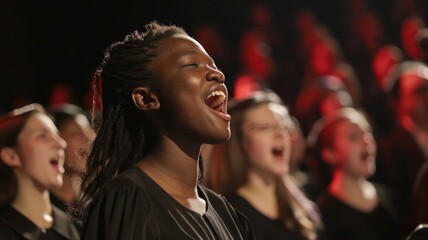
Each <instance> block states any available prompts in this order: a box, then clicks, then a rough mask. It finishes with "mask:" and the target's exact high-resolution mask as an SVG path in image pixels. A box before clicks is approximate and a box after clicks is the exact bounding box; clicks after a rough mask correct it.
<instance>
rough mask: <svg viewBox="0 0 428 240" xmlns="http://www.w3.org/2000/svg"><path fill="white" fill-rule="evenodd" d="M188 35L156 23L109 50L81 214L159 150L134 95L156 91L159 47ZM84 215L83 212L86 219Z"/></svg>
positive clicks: (97, 84) (97, 81)
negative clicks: (116, 180) (124, 173)
mask: <svg viewBox="0 0 428 240" xmlns="http://www.w3.org/2000/svg"><path fill="white" fill-rule="evenodd" d="M176 34H184V35H187V33H186V32H185V31H184V30H183V29H181V28H179V27H177V26H174V25H168V26H166V25H162V24H159V23H157V22H155V21H154V22H151V23H149V24H147V25H145V31H144V32H139V31H134V32H132V33H130V34H129V35H127V36H126V37H125V39H124V40H123V41H121V42H116V43H113V44H112V45H110V46H109V47H108V48H107V49H106V50H105V52H104V53H105V54H104V60H103V62H102V63H101V66H100V67H99V68H98V69H97V71H96V73H95V76H94V80H93V87H94V89H95V91H96V94H94V96H95V97H97V96H98V97H99V98H100V101H101V103H102V120H101V122H100V126H99V127H97V126H94V129H99V130H98V133H97V137H96V138H95V140H94V143H93V146H92V151H91V153H90V155H89V157H88V161H87V174H86V176H85V177H84V179H83V182H82V190H83V196H82V198H81V200H80V202H79V204H78V206H77V207H78V208H77V209H78V210H82V209H83V207H84V206H85V205H86V204H87V203H88V202H89V201H90V200H91V199H92V198H93V197H94V196H96V194H97V193H98V191H99V189H100V188H101V187H103V185H104V184H105V183H106V182H107V181H109V180H110V179H111V178H113V176H115V175H116V174H118V173H120V172H122V171H123V170H125V169H126V168H128V167H129V166H131V165H132V164H134V163H136V162H137V161H139V160H141V159H142V158H143V157H144V156H145V155H146V154H147V153H148V152H150V150H151V149H152V148H153V146H154V145H155V144H156V139H157V133H156V131H155V128H154V127H153V124H152V123H151V122H150V121H149V120H148V119H147V118H145V115H144V113H143V112H141V111H138V109H137V108H136V107H135V106H134V103H133V102H132V98H131V93H132V90H133V89H134V88H136V87H140V86H152V83H151V81H152V80H153V78H152V72H151V71H150V69H149V67H148V65H149V64H150V63H151V62H152V61H153V59H154V58H155V57H156V51H157V42H158V41H160V40H162V39H165V38H168V37H171V36H173V35H176ZM81 213H82V212H80V214H81Z"/></svg>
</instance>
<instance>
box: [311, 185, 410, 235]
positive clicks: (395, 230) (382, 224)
mask: <svg viewBox="0 0 428 240" xmlns="http://www.w3.org/2000/svg"><path fill="white" fill-rule="evenodd" d="M375 187H376V190H377V192H378V197H379V204H378V206H377V207H376V208H374V209H373V210H372V211H371V212H362V211H360V210H358V209H355V208H353V207H352V206H350V205H348V204H346V203H345V202H343V201H341V200H340V199H338V198H336V197H335V196H333V195H331V194H330V193H328V192H326V193H325V194H323V195H322V196H321V197H320V199H319V201H318V202H317V204H318V206H319V208H320V210H321V214H322V217H323V222H324V226H325V229H326V232H327V235H328V239H331V240H335V239H337V240H342V239H347V240H384V239H388V240H394V239H401V237H402V231H401V228H400V227H399V225H398V218H397V216H398V213H397V212H396V210H395V209H394V208H393V205H392V203H391V202H390V200H389V199H388V195H387V194H386V192H385V191H384V190H383V189H382V188H381V187H380V186H378V185H375Z"/></svg>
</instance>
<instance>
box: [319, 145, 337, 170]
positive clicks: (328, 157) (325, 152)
mask: <svg viewBox="0 0 428 240" xmlns="http://www.w3.org/2000/svg"><path fill="white" fill-rule="evenodd" d="M321 157H322V159H323V160H324V162H326V163H327V164H328V165H332V166H335V165H337V159H336V154H335V153H334V150H333V149H331V148H323V149H322V150H321Z"/></svg>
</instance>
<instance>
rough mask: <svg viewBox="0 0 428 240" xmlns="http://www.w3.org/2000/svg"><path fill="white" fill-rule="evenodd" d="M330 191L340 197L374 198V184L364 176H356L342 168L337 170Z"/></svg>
mask: <svg viewBox="0 0 428 240" xmlns="http://www.w3.org/2000/svg"><path fill="white" fill-rule="evenodd" d="M328 191H329V192H330V193H332V194H333V195H335V196H337V197H339V198H352V197H354V198H357V197H358V198H362V199H371V198H373V191H374V187H373V184H372V183H370V182H369V181H367V179H366V178H364V177H355V176H352V175H349V174H346V173H345V172H344V171H342V170H336V171H335V172H334V175H333V180H332V181H331V183H330V185H329V186H328Z"/></svg>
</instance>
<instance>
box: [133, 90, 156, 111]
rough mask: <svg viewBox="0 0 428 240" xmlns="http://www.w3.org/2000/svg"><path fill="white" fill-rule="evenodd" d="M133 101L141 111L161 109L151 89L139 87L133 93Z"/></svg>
mask: <svg viewBox="0 0 428 240" xmlns="http://www.w3.org/2000/svg"><path fill="white" fill-rule="evenodd" d="M132 100H133V101H134V104H135V106H136V107H137V108H139V109H141V110H157V109H159V108H160V102H159V99H158V97H157V95H156V93H154V92H153V91H152V90H151V89H150V88H149V87H137V88H135V89H134V90H133V91H132Z"/></svg>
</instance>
